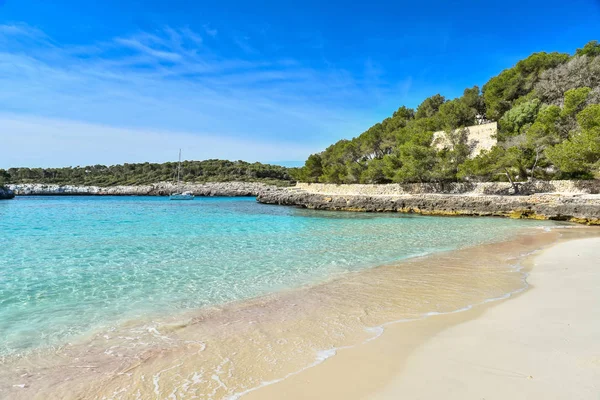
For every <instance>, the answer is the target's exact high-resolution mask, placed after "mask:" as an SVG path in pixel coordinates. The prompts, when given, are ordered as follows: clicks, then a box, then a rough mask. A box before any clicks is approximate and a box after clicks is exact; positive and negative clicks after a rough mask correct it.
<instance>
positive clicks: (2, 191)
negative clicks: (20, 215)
mask: <svg viewBox="0 0 600 400" xmlns="http://www.w3.org/2000/svg"><path fill="white" fill-rule="evenodd" d="M13 197H15V193H14V192H13V191H12V190H10V189H9V188H5V187H2V186H0V200H8V199H12V198H13Z"/></svg>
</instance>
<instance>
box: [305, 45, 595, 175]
mask: <svg viewBox="0 0 600 400" xmlns="http://www.w3.org/2000/svg"><path fill="white" fill-rule="evenodd" d="M599 103H600V44H599V43H598V42H597V41H591V42H589V43H588V44H586V45H585V46H584V47H583V48H581V49H577V51H576V52H575V54H574V55H569V54H562V53H556V52H554V53H546V52H540V53H534V54H532V55H531V56H529V57H528V58H526V59H524V60H522V61H519V62H518V63H517V64H516V65H515V66H514V67H512V68H510V69H506V70H504V71H502V72H501V73H500V74H498V75H497V76H495V77H493V78H491V79H490V80H489V81H488V82H487V83H486V84H485V85H484V86H483V88H482V89H481V90H480V89H479V87H478V86H474V87H472V88H467V89H465V90H464V93H463V96H462V97H459V98H456V99H452V100H448V99H446V98H444V97H443V96H441V95H440V94H436V95H434V96H432V97H429V98H427V99H425V100H424V101H423V102H422V103H421V104H420V105H419V106H418V107H417V109H416V110H413V109H411V108H408V107H405V106H402V107H400V108H399V109H398V110H397V111H395V112H394V113H393V115H392V116H391V117H389V118H386V119H385V120H383V121H382V122H380V123H377V124H375V125H373V126H372V127H371V128H369V129H368V130H367V131H365V132H363V133H362V134H360V135H359V136H357V137H355V138H353V139H348V140H346V139H344V140H340V141H338V142H337V143H334V144H332V145H331V146H329V147H328V148H327V149H325V150H324V151H323V152H321V153H318V154H312V155H311V156H310V157H309V158H308V159H307V160H306V163H305V165H304V167H302V168H301V169H300V170H299V171H298V172H297V174H296V176H297V178H298V180H300V181H303V182H329V183H390V182H397V183H404V182H454V181H510V182H516V181H525V180H531V179H534V178H535V179H545V180H549V179H590V178H594V177H598V176H599V168H600V104H599ZM492 122H497V124H498V130H497V133H496V135H495V139H496V143H495V145H493V146H492V147H491V148H489V149H486V150H483V151H481V152H479V151H478V152H477V155H476V156H473V155H472V154H471V153H472V145H471V143H469V137H468V136H469V135H468V131H467V130H465V129H463V128H465V127H468V126H473V125H478V124H487V123H492ZM436 131H444V132H445V138H442V140H436V141H434V140H433V138H434V132H436ZM438 139H439V134H438ZM440 142H442V143H444V144H445V145H443V146H440V145H439V143H440ZM436 143H437V144H436Z"/></svg>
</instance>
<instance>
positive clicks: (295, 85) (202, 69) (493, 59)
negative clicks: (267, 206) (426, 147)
mask: <svg viewBox="0 0 600 400" xmlns="http://www.w3.org/2000/svg"><path fill="white" fill-rule="evenodd" d="M594 39H596V40H600V0H573V1H569V2H566V1H564V0H561V1H556V0H547V1H543V2H542V1H529V0H519V1H515V0H505V1H502V2H479V1H471V2H468V1H460V0H459V1H454V2H448V1H437V0H435V1H434V0H430V1H424V2H400V1H377V0H372V1H368V2H366V1H338V0H331V1H327V2H324V1H313V0H304V1H259V0H256V1H227V0H221V1H219V2H208V1H192V0H189V1H188V0H170V1H164V0H162V1H159V0H103V1H91V0H52V1H48V0H0V168H8V167H18V166H28V167H62V166H77V165H92V164H106V165H112V164H118V163H124V162H145V161H150V162H164V161H169V160H175V159H176V158H177V154H178V150H179V149H180V148H181V149H182V152H183V158H185V159H194V160H201V159H209V158H222V159H231V160H237V159H243V160H246V161H261V162H274V161H277V162H282V161H285V162H287V163H293V162H299V161H302V160H304V159H306V157H307V156H308V155H309V154H311V153H314V152H318V151H322V150H323V149H324V148H325V147H327V146H328V145H329V144H331V143H333V142H335V141H337V140H339V139H341V138H352V137H354V136H357V135H359V134H360V133H361V132H363V131H364V130H366V129H367V128H369V126H371V125H373V124H374V123H376V122H379V121H381V120H382V119H384V118H385V117H387V116H390V115H391V114H392V113H393V111H394V110H396V109H397V108H398V107H400V106H401V105H406V106H409V107H416V106H417V105H418V104H419V103H420V102H421V101H422V100H423V99H424V98H426V97H428V96H431V95H433V94H436V93H440V94H442V95H444V96H446V97H447V98H454V97H457V96H460V95H461V94H462V91H463V90H464V88H466V87H472V86H473V85H479V86H480V87H481V86H482V85H483V84H484V83H485V82H486V81H487V80H488V79H489V78H490V77H492V76H494V75H497V74H498V73H499V72H500V71H501V70H503V69H505V68H509V67H511V66H513V65H514V64H515V63H516V62H517V61H518V60H520V59H522V58H524V57H527V56H528V55H529V54H531V53H533V52H536V51H560V52H567V53H573V52H574V51H575V49H576V48H578V47H582V46H583V45H584V44H585V43H587V42H588V41H590V40H594Z"/></svg>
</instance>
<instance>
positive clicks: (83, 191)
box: [7, 182, 277, 196]
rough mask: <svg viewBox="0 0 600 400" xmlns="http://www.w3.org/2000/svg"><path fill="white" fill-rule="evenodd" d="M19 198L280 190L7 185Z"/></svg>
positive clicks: (227, 185) (259, 186) (211, 185)
mask: <svg viewBox="0 0 600 400" xmlns="http://www.w3.org/2000/svg"><path fill="white" fill-rule="evenodd" d="M7 187H8V188H9V189H11V190H12V191H14V193H15V194H16V195H17V196H168V195H169V194H171V193H173V192H177V191H183V192H192V193H194V194H195V195H196V196H257V195H258V194H259V193H263V192H265V191H269V190H273V189H277V186H275V185H269V184H266V183H263V182H207V183H183V184H182V185H181V186H177V185H176V184H173V183H171V182H158V183H153V184H148V185H118V186H106V187H103V186H83V185H57V184H43V183H25V184H11V185H7Z"/></svg>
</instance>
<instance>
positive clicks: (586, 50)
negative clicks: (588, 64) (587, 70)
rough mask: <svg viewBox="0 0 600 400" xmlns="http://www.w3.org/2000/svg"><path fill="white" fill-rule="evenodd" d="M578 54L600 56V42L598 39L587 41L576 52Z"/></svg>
mask: <svg viewBox="0 0 600 400" xmlns="http://www.w3.org/2000/svg"><path fill="white" fill-rule="evenodd" d="M575 54H576V55H578V56H588V57H597V56H600V43H598V41H597V40H592V41H590V42H587V43H586V45H585V46H583V48H581V49H577V51H576V52H575Z"/></svg>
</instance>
